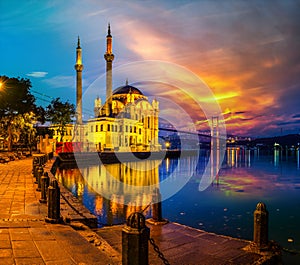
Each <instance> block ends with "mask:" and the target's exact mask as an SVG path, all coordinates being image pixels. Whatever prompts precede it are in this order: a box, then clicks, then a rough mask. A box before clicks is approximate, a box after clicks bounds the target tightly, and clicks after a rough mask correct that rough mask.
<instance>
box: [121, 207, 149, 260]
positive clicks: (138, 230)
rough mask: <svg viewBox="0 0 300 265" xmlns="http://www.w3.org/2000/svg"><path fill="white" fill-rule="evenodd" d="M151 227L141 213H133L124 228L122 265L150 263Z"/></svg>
mask: <svg viewBox="0 0 300 265" xmlns="http://www.w3.org/2000/svg"><path fill="white" fill-rule="evenodd" d="M149 236H150V229H149V228H148V227H147V226H146V224H145V217H144V215H143V214H141V213H138V212H136V213H132V214H131V215H130V216H129V217H128V219H127V225H126V226H125V227H124V228H123V230H122V265H148V239H149Z"/></svg>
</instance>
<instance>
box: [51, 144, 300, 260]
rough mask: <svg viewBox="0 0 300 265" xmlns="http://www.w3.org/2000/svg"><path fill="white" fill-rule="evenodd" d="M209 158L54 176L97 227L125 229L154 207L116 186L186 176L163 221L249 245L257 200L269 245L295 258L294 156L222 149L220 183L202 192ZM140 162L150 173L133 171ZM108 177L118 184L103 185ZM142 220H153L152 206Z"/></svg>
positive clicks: (298, 181)
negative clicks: (130, 218) (136, 216)
mask: <svg viewBox="0 0 300 265" xmlns="http://www.w3.org/2000/svg"><path fill="white" fill-rule="evenodd" d="M208 157H209V154H208V153H207V152H205V151H203V152H201V155H200V157H199V159H198V158H197V157H184V158H180V159H166V160H164V161H162V162H157V161H156V163H155V162H153V161H152V162H151V161H146V162H135V163H134V165H132V164H131V163H126V164H113V165H106V166H104V165H101V166H99V165H97V166H88V167H86V168H82V169H81V170H78V169H77V168H74V169H63V168H61V169H58V170H57V173H56V176H57V178H58V179H59V180H60V181H61V182H62V183H63V184H64V185H65V186H66V187H67V188H68V189H69V190H70V191H72V193H73V194H74V195H75V196H77V197H78V198H79V199H80V200H81V201H82V203H83V204H84V205H85V206H86V207H87V208H88V209H89V210H90V211H91V212H93V213H94V214H96V215H97V216H98V221H99V226H103V225H112V224H119V223H124V222H125V220H126V218H127V217H128V216H129V214H130V213H132V212H134V211H140V210H142V209H144V208H145V206H146V205H147V204H148V203H149V202H151V195H149V194H133V195H132V192H131V191H130V190H124V189H121V187H120V185H118V181H117V180H120V181H122V182H126V183H130V184H131V185H149V184H153V183H154V184H155V183H158V182H159V181H162V180H166V181H168V182H169V184H170V185H172V183H174V182H176V181H177V180H179V179H182V178H184V177H185V176H192V177H191V178H190V179H189V181H188V182H187V184H186V185H184V187H183V188H182V189H181V190H179V191H178V192H177V193H176V194H174V195H173V196H171V197H169V198H168V199H166V200H164V201H163V204H162V207H163V217H164V218H167V219H169V220H170V221H174V222H178V223H181V224H185V225H188V226H192V227H195V228H199V229H203V230H205V231H210V232H214V233H218V234H224V235H229V236H233V237H239V238H244V239H249V240H251V239H252V233H253V211H254V210H255V207H256V204H257V203H258V202H261V201H262V202H264V203H265V204H266V205H267V209H268V211H269V239H271V240H275V241H277V242H278V243H279V244H280V245H281V246H283V247H285V248H288V249H291V250H296V251H298V252H299V251H300V228H299V224H300V169H299V156H298V158H297V155H296V152H295V151H294V152H290V153H289V154H288V155H286V154H284V155H283V154H280V153H279V152H278V151H275V152H274V153H269V154H268V155H266V154H265V155H264V154H262V153H261V154H259V153H258V152H257V151H250V150H247V151H244V150H239V149H227V152H226V156H225V159H224V162H223V164H222V168H221V170H220V171H219V174H218V176H217V178H216V179H215V180H214V181H213V183H212V184H211V185H210V186H209V187H208V188H207V189H205V190H204V191H201V192H200V191H199V182H200V180H201V177H202V173H203V171H204V168H205V166H207V162H208ZM297 160H298V161H297ZM137 163H138V166H139V168H140V167H142V168H147V170H145V171H142V172H140V171H138V170H135V169H134V168H136V165H137ZM139 163H140V164H139ZM153 163H155V164H153ZM132 168H133V169H132ZM107 172H110V173H111V175H112V176H114V178H115V180H114V179H113V180H111V179H110V180H108V179H107V178H108V177H107ZM82 176H84V177H82ZM105 190H109V191H110V194H109V195H108V196H107V197H109V198H110V199H107V198H105V197H103V196H102V195H101V194H104V192H105ZM162 193H163V194H164V192H163V191H162ZM127 194H131V195H127ZM130 196H131V197H130ZM128 201H129V203H128ZM124 202H126V204H127V205H124ZM144 213H145V214H146V215H147V216H148V217H149V216H151V209H150V207H149V208H147V209H146V210H145V211H144ZM284 261H285V264H300V255H299V254H298V255H290V254H284Z"/></svg>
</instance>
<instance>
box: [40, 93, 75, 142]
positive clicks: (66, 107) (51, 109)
mask: <svg viewBox="0 0 300 265" xmlns="http://www.w3.org/2000/svg"><path fill="white" fill-rule="evenodd" d="M74 117H75V106H74V104H71V103H69V102H68V101H66V102H62V101H61V100H60V98H56V99H54V100H52V101H51V104H49V105H48V106H47V108H46V120H47V121H49V122H51V123H52V124H53V125H57V127H58V132H59V134H60V136H61V137H63V136H64V135H65V129H66V125H67V124H69V123H71V122H72V119H73V118H74Z"/></svg>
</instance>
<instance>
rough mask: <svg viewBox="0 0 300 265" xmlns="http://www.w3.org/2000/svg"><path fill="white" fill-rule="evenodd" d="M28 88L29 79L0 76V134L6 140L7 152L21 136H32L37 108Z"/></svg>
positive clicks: (29, 86) (29, 85)
mask: <svg viewBox="0 0 300 265" xmlns="http://www.w3.org/2000/svg"><path fill="white" fill-rule="evenodd" d="M30 88H31V82H30V80H29V79H24V78H9V77H7V76H0V134H1V135H2V136H4V138H6V139H7V142H8V150H9V151H10V150H11V149H12V143H13V142H18V141H19V140H20V138H21V135H22V134H26V132H28V131H30V134H31V135H32V134H34V129H33V126H32V123H31V122H33V120H34V113H35V111H36V109H37V106H36V104H35V97H34V96H33V95H32V94H31V93H30ZM29 123H30V124H31V125H30V126H28V124H29Z"/></svg>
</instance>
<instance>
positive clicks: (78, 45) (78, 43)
mask: <svg viewBox="0 0 300 265" xmlns="http://www.w3.org/2000/svg"><path fill="white" fill-rule="evenodd" d="M77 49H81V48H80V38H79V36H78V40H77Z"/></svg>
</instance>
